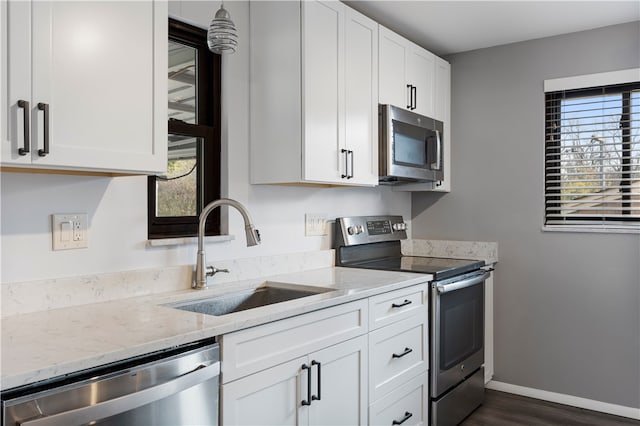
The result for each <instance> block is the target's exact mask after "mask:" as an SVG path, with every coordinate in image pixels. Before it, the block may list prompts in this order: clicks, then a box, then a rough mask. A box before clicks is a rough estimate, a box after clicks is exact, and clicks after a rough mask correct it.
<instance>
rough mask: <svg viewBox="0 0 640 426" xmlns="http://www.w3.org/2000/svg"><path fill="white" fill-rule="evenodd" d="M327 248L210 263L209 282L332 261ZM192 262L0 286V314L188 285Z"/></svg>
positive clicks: (249, 276) (284, 270) (324, 265)
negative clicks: (213, 272)
mask: <svg viewBox="0 0 640 426" xmlns="http://www.w3.org/2000/svg"><path fill="white" fill-rule="evenodd" d="M333 253H334V252H333V250H318V251H310V252H301V253H291V254H283V255H274V256H262V257H251V258H245V259H232V260H220V261H214V262H211V264H213V265H214V266H215V267H216V268H222V269H228V270H229V273H218V274H216V275H215V276H214V277H211V278H209V286H215V285H216V284H219V283H227V282H232V281H241V280H250V279H254V278H259V277H266V276H271V275H277V274H286V273H292V272H299V271H305V270H310V269H318V268H326V267H331V266H333V265H334V254H333ZM192 273H193V265H182V266H171V267H166V268H151V269H141V270H133V271H123V272H113V273H106V274H95V275H82V276H77V277H69V278H59V279H50V280H39V281H29V282H20V283H9V284H3V285H1V286H0V287H1V290H2V312H1V316H2V317H8V316H11V315H17V314H24V313H29V312H38V311H46V310H50V309H57V308H66V307H69V306H78V305H85V304H89V303H98V302H106V301H110V300H118V299H126V298H130V297H136V296H145V295H150V294H158V293H164V292H169V291H179V290H186V289H189V288H190V287H191V280H192Z"/></svg>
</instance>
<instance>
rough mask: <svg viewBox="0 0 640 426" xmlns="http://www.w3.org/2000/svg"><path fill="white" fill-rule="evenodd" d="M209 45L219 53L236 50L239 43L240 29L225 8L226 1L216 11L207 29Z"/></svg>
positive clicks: (214, 51)
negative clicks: (238, 29)
mask: <svg viewBox="0 0 640 426" xmlns="http://www.w3.org/2000/svg"><path fill="white" fill-rule="evenodd" d="M207 45H208V46H209V50H211V51H212V52H213V53H218V54H221V55H223V54H229V53H234V52H235V51H236V46H237V45H238V31H237V30H236V26H235V25H234V23H233V21H232V20H231V15H229V12H227V10H226V9H225V8H224V2H222V4H221V5H220V9H219V10H218V11H217V12H216V16H215V18H213V20H212V21H211V25H209V31H207Z"/></svg>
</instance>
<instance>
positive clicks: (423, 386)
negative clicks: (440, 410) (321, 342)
mask: <svg viewBox="0 0 640 426" xmlns="http://www.w3.org/2000/svg"><path fill="white" fill-rule="evenodd" d="M428 301H429V293H428V286H427V284H420V285H416V286H413V287H409V288H405V289H401V290H396V291H392V292H389V293H384V294H381V295H378V296H374V297H372V298H370V299H369V323H370V325H371V327H370V328H371V331H370V332H369V365H370V367H369V424H371V425H383V424H384V425H400V424H402V425H422V424H425V425H426V424H428V401H429V395H428V386H427V377H428V370H429V345H428V333H429V331H428V328H429V322H428V309H427V306H428Z"/></svg>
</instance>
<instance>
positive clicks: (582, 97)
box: [545, 72, 640, 229]
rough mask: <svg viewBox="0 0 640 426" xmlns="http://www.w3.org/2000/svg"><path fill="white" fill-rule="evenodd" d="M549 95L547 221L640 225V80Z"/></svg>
mask: <svg viewBox="0 0 640 426" xmlns="http://www.w3.org/2000/svg"><path fill="white" fill-rule="evenodd" d="M637 76H640V73H639V72H636V78H637ZM546 83H547V82H545V84H546ZM545 96H546V114H545V225H546V226H548V227H549V228H552V227H554V226H556V227H557V226H571V227H579V228H584V227H592V228H598V227H600V228H607V229H613V228H620V229H640V82H638V81H636V82H632V83H624V84H613V85H605V86H598V87H590V88H586V89H581V88H572V89H568V90H555V91H548V92H547V93H546V94H545Z"/></svg>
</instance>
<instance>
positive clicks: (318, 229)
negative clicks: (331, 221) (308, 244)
mask: <svg viewBox="0 0 640 426" xmlns="http://www.w3.org/2000/svg"><path fill="white" fill-rule="evenodd" d="M304 235H306V236H307V237H313V236H320V235H327V215H326V214H324V213H323V214H311V213H307V214H305V215H304Z"/></svg>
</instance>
